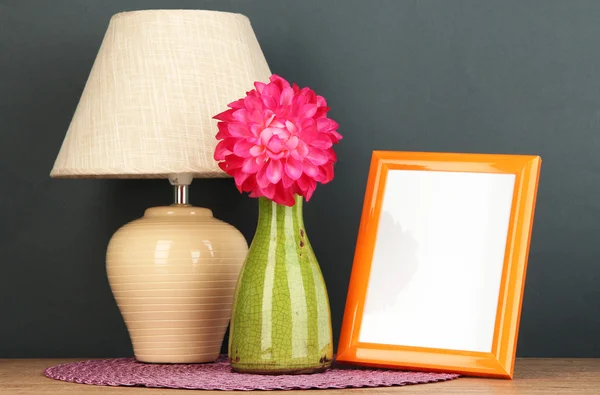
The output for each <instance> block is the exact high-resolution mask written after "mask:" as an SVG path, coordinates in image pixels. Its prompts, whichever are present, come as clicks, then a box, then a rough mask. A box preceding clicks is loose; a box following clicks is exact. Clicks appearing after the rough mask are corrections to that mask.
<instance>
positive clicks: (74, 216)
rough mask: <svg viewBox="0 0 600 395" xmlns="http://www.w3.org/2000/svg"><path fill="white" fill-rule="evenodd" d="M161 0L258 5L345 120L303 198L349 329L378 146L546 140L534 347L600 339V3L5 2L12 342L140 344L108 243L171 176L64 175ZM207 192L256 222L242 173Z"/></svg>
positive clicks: (72, 350)
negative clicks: (125, 317) (66, 160)
mask: <svg viewBox="0 0 600 395" xmlns="http://www.w3.org/2000/svg"><path fill="white" fill-rule="evenodd" d="M145 8H195V9H218V10H224V11H235V12H241V13H243V14H246V15H247V16H249V17H250V19H251V21H252V23H253V26H254V29H255V31H256V34H257V36H258V38H259V41H260V42H261V45H262V48H263V50H264V52H265V55H266V57H267V60H268V61H269V64H270V66H271V69H272V71H273V72H275V73H278V74H281V75H283V76H285V77H286V78H288V79H290V80H292V81H296V82H298V83H299V84H300V85H308V86H310V87H312V88H313V89H315V90H316V91H317V92H319V93H320V94H322V95H324V96H325V97H326V98H327V99H328V102H329V103H330V105H331V107H332V111H331V116H332V117H333V118H334V119H336V120H337V121H339V123H340V125H341V126H340V132H341V133H342V134H343V135H344V137H345V138H344V140H343V141H342V142H341V144H340V145H339V147H338V153H339V164H338V166H337V169H336V178H335V180H334V181H333V182H332V183H331V184H329V185H326V186H321V187H319V188H318V189H317V192H316V194H315V196H314V198H313V200H312V201H311V202H310V203H309V204H307V205H306V206H305V215H306V222H307V229H308V232H309V236H310V237H311V241H312V243H313V246H314V249H315V252H316V254H317V256H318V258H319V260H320V263H321V265H322V269H323V273H324V276H325V279H326V281H327V284H328V287H329V292H330V298H331V306H332V314H333V321H334V333H335V334H336V342H337V337H338V336H337V334H338V333H339V329H340V323H341V319H342V312H343V307H344V302H345V295H346V288H347V284H348V280H349V275H350V269H351V265H352V258H353V254H354V243H355V240H356V236H357V231H358V225H359V219H360V212H361V207H362V200H363V194H364V188H365V184H366V179H367V172H368V167H369V160H370V155H371V151H372V150H374V149H391V150H417V151H455V152H486V153H512V154H539V155H541V156H542V157H543V159H544V164H543V166H542V176H541V181H540V188H539V197H538V205H537V213H536V222H535V227H534V232H533V236H532V242H531V256H530V262H529V271H528V276H527V286H526V290H525V299H524V305H523V315H522V320H521V331H520V338H519V340H520V343H519V349H518V354H519V355H521V356H586V357H592V356H595V357H600V341H598V338H599V336H600V286H599V284H600V265H598V257H599V256H600V242H599V241H598V231H597V229H598V220H599V218H600V216H599V210H600V200H599V199H598V195H599V194H600V184H599V182H600V172H599V170H600V158H599V156H598V155H597V153H598V151H599V148H600V131H599V128H600V50H599V48H600V24H599V23H598V21H599V20H600V2H597V1H542V0H539V1H531V0H530V1H522V0H515V1H500V0H497V1H492V0H487V1H477V0H473V1H460V0H455V1H442V0H440V1H418V0H417V1H399V0H396V1H391V0H390V1H377V0H370V1H367V0H362V1H361V0H351V1H341V0H339V1H333V0H321V1H317V0H312V1H307V0H303V1H280V0H262V1H259V0H255V1H249V0H248V1H228V0H221V1H192V0H190V1H183V0H182V1H166V0H164V1H161V0H145V1H136V0H109V1H106V0H104V1H89V0H88V1H84V0H70V1H67V0H54V1H32V0H19V1H17V0H15V1H6V0H5V1H0V150H1V152H0V180H1V181H2V187H1V188H2V189H1V193H0V207H1V209H2V215H1V219H0V251H2V260H1V263H0V317H1V318H0V357H75V356H88V357H98V356H124V355H131V346H130V344H129V341H128V336H127V332H126V329H125V326H124V324H123V323H122V321H121V317H120V315H119V312H118V310H117V307H116V305H115V303H114V301H113V299H112V296H111V293H110V290H109V287H108V284H107V281H106V277H105V272H104V252H105V248H106V245H107V242H108V240H109V238H110V236H111V235H112V233H113V232H114V231H115V230H116V229H117V228H118V227H119V226H121V225H122V224H124V223H126V222H128V221H131V220H133V219H134V218H137V217H139V216H141V215H142V213H143V211H144V209H145V208H147V207H149V206H154V205H161V204H165V203H170V199H171V190H170V188H169V186H168V185H167V182H166V181H160V180H158V181H142V180H137V181H123V180H122V181H118V180H51V179H50V178H49V177H48V173H49V171H50V168H51V167H52V164H53V161H54V158H55V155H56V154H57V153H58V150H59V147H60V144H61V142H62V139H63V136H64V133H65V131H66V130H67V127H68V125H69V121H70V119H71V116H72V115H73V111H74V110H75V107H76V105H77V102H78V99H79V96H80V94H81V91H82V89H83V86H84V83H85V81H86V78H87V76H88V73H89V71H90V68H91V66H92V63H93V61H94V57H95V55H96V52H97V50H98V48H99V45H100V42H101V40H102V37H103V34H104V32H105V29H106V26H107V23H108V20H109V18H110V16H111V15H112V14H114V13H116V12H118V11H123V10H135V9H145ZM192 202H193V203H195V204H197V205H205V206H208V207H211V208H212V209H213V210H214V212H215V214H216V216H218V217H220V218H221V219H223V220H226V221H228V222H230V223H232V224H234V225H235V226H237V227H238V228H239V229H240V230H241V231H242V232H243V233H244V235H245V236H246V237H247V238H248V239H249V240H250V239H251V237H252V234H253V231H254V226H255V223H256V207H255V203H256V202H255V201H254V200H253V199H250V198H247V197H245V196H241V195H239V194H238V192H237V191H236V189H235V188H234V187H233V183H232V181H231V180H212V181H211V180H196V181H195V182H194V184H193V187H192ZM444 307H445V308H452V306H440V308H444Z"/></svg>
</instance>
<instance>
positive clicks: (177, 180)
mask: <svg viewBox="0 0 600 395" xmlns="http://www.w3.org/2000/svg"><path fill="white" fill-rule="evenodd" d="M193 178H194V177H193V176H192V175H189V174H173V175H170V176H169V182H170V183H171V185H173V191H174V195H173V196H174V199H173V200H174V202H173V205H174V206H189V205H190V200H189V189H190V184H191V183H192V180H193Z"/></svg>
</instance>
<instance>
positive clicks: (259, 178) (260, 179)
mask: <svg viewBox="0 0 600 395" xmlns="http://www.w3.org/2000/svg"><path fill="white" fill-rule="evenodd" d="M267 167H268V164H267V165H265V166H262V167H261V168H260V169H259V170H258V171H257V172H256V184H257V185H258V186H259V188H266V187H268V186H269V184H271V182H270V181H269V179H268V178H267V174H266V169H267Z"/></svg>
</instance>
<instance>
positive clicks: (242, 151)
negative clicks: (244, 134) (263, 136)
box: [233, 139, 255, 158]
mask: <svg viewBox="0 0 600 395" xmlns="http://www.w3.org/2000/svg"><path fill="white" fill-rule="evenodd" d="M254 146H255V144H253V143H251V142H249V141H248V140H246V139H240V140H238V141H237V142H236V143H235V145H234V146H233V153H234V154H236V155H237V156H239V157H242V158H247V157H249V156H252V155H251V154H250V149H251V148H252V147H254Z"/></svg>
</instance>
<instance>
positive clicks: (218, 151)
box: [214, 139, 234, 161]
mask: <svg viewBox="0 0 600 395" xmlns="http://www.w3.org/2000/svg"><path fill="white" fill-rule="evenodd" d="M233 141H234V140H233V139H226V140H221V141H219V143H218V144H217V146H216V147H215V153H214V158H215V160H217V161H219V160H225V158H226V157H227V156H228V155H231V154H233Z"/></svg>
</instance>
